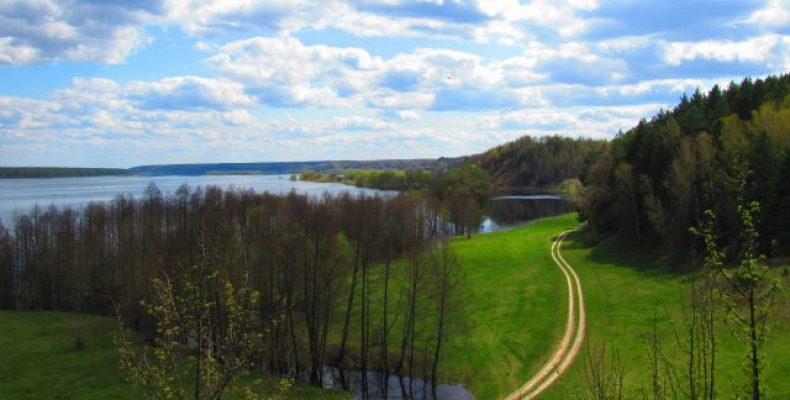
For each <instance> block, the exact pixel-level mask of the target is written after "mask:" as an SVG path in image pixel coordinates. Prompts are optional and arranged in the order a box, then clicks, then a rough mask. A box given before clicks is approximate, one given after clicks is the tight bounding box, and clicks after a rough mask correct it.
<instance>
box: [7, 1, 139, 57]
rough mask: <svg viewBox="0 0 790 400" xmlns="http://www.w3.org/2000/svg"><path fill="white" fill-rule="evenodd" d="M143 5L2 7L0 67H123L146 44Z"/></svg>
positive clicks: (54, 3)
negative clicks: (48, 64) (51, 64)
mask: <svg viewBox="0 0 790 400" xmlns="http://www.w3.org/2000/svg"><path fill="white" fill-rule="evenodd" d="M145 6H146V2H140V3H139V4H135V3H134V2H113V1H109V2H90V1H74V0H72V1H53V0H34V1H30V0H9V1H4V2H0V49H1V50H2V51H1V52H0V53H1V54H2V55H0V63H2V64H12V65H23V64H32V63H46V62H57V61H93V62H102V63H108V64H117V63H120V62H123V61H124V60H125V59H126V57H128V56H129V55H130V54H132V53H133V52H134V51H136V50H137V49H138V48H139V47H141V46H142V45H144V44H145V43H146V41H147V39H146V36H145V35H144V34H143V33H142V30H141V25H140V24H141V23H143V21H144V20H145V18H146V16H147V15H149V11H148V10H146V7H145Z"/></svg>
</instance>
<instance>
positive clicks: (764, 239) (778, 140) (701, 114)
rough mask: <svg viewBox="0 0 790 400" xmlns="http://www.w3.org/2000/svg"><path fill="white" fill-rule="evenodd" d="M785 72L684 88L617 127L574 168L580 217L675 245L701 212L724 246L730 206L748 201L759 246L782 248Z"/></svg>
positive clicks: (788, 150) (788, 197)
mask: <svg viewBox="0 0 790 400" xmlns="http://www.w3.org/2000/svg"><path fill="white" fill-rule="evenodd" d="M788 94H790V75H782V76H779V77H774V76H771V77H767V78H765V79H757V80H752V79H749V78H747V79H744V80H743V81H742V82H740V83H731V84H730V85H729V86H728V87H727V88H726V89H724V90H722V89H721V88H720V87H719V86H714V87H713V88H712V89H711V90H710V91H709V92H708V93H707V94H703V93H700V92H699V91H697V92H696V93H694V94H693V95H691V96H690V97H687V96H685V95H684V96H683V97H682V99H681V100H680V103H679V104H678V105H677V106H676V107H675V108H674V109H673V110H668V111H661V112H659V113H658V114H657V115H656V116H655V117H653V118H652V119H651V120H650V121H645V120H643V121H641V122H640V123H639V124H638V125H637V126H636V127H634V128H632V129H630V130H629V131H627V132H624V133H621V134H619V135H618V136H617V137H616V138H615V139H614V140H613V141H612V142H611V143H610V144H609V145H608V146H607V147H606V151H605V152H604V153H603V154H602V155H601V156H600V157H599V158H598V160H597V161H596V162H595V164H594V165H592V167H591V168H590V169H589V171H588V173H587V174H585V175H583V180H584V184H585V185H586V189H585V190H586V193H585V201H584V205H583V208H584V217H585V218H586V219H587V220H589V222H590V224H591V226H592V228H593V229H594V230H595V231H597V232H599V233H602V234H615V235H620V236H622V237H629V238H634V239H636V240H638V241H641V242H644V243H659V244H665V245H667V246H668V247H669V248H672V249H675V250H676V251H679V252H684V250H688V249H689V248H690V246H691V245H692V243H693V242H694V241H695V238H694V237H693V235H692V234H691V233H689V227H692V226H698V225H699V224H700V223H701V222H702V217H703V214H704V211H705V210H712V211H713V212H714V213H715V214H716V215H717V216H718V220H717V227H716V230H717V235H718V237H719V238H720V240H721V241H722V243H724V244H725V245H733V244H735V242H736V241H737V240H738V232H740V231H741V226H740V215H739V212H738V205H739V204H746V203H749V202H753V201H756V202H758V203H759V204H760V206H761V208H760V212H759V215H757V216H756V217H757V220H758V221H759V222H758V228H759V233H760V250H761V251H762V252H763V253H765V254H768V255H774V254H777V253H782V254H788V252H790V214H788V212H787V210H788V209H790V187H788V185H787V183H788V182H790V96H788Z"/></svg>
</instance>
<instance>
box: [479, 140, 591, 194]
mask: <svg viewBox="0 0 790 400" xmlns="http://www.w3.org/2000/svg"><path fill="white" fill-rule="evenodd" d="M605 148H606V142H605V141H603V140H592V139H585V138H578V139H576V138H567V137H561V136H544V137H539V138H533V137H531V136H523V137H521V138H519V139H517V140H514V141H512V142H509V143H505V144H503V145H500V146H497V147H494V148H492V149H491V150H488V151H486V152H484V153H481V154H478V155H475V156H472V157H470V158H469V159H468V160H467V162H470V163H474V164H477V165H479V166H480V167H481V168H483V169H484V170H486V172H488V174H489V175H490V176H491V181H492V182H493V184H494V185H495V186H496V187H498V188H500V189H501V190H508V189H510V190H512V189H522V190H523V189H525V188H527V189H545V188H548V187H552V186H556V185H559V184H561V183H562V182H563V181H565V180H567V179H578V178H579V177H582V176H584V174H585V173H586V171H587V169H588V168H589V166H590V165H592V163H593V162H595V160H596V159H597V158H598V157H599V156H600V155H601V154H602V153H603V152H604V149H605Z"/></svg>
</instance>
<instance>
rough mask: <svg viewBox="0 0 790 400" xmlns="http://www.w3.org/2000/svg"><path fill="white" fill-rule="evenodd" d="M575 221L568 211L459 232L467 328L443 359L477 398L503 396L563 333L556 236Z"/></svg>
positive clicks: (534, 367)
mask: <svg viewBox="0 0 790 400" xmlns="http://www.w3.org/2000/svg"><path fill="white" fill-rule="evenodd" d="M575 224H576V220H575V217H574V216H572V215H567V216H563V217H558V218H550V219H545V220H541V221H537V222H536V223H535V224H533V225H531V226H530V227H528V228H525V229H517V230H512V231H504V232H497V233H492V234H486V235H477V236H474V237H472V239H471V240H469V239H461V238H459V239H456V240H455V241H454V242H453V244H452V246H453V249H454V250H455V251H456V252H457V254H458V256H459V259H460V261H461V264H462V266H463V269H464V275H465V276H464V283H463V288H462V289H461V291H462V292H463V296H464V297H465V301H464V304H463V307H462V310H461V313H462V315H463V316H464V322H465V329H464V330H463V331H462V332H461V333H460V334H456V335H455V337H454V338H453V339H452V340H451V342H450V345H449V346H448V348H447V353H446V357H445V358H444V359H443V362H444V363H445V364H444V367H446V368H448V369H449V370H450V371H451V372H452V375H451V381H452V382H459V381H461V382H464V385H465V386H466V387H467V389H468V390H470V391H471V392H472V393H473V394H474V395H475V396H476V397H477V398H478V399H493V398H498V397H502V396H504V395H506V394H508V393H509V392H511V391H513V390H515V389H516V388H518V387H519V386H520V385H522V384H523V383H524V382H525V381H526V380H527V379H528V378H529V377H530V376H531V375H532V374H534V373H535V372H537V370H538V369H539V366H540V365H541V363H542V362H543V361H544V360H545V359H547V358H548V357H549V356H550V354H551V352H552V351H553V349H554V346H555V344H556V343H557V341H558V340H559V338H560V337H561V336H562V332H563V329H564V324H565V316H566V312H567V311H566V310H567V309H566V307H567V301H568V300H567V289H566V288H565V281H564V278H563V275H562V273H561V272H560V270H559V269H557V267H556V266H555V265H554V263H553V262H552V260H551V254H550V250H551V241H552V239H553V238H554V237H555V236H556V234H557V233H559V232H562V231H564V230H566V229H568V228H570V227H573V226H574V225H575Z"/></svg>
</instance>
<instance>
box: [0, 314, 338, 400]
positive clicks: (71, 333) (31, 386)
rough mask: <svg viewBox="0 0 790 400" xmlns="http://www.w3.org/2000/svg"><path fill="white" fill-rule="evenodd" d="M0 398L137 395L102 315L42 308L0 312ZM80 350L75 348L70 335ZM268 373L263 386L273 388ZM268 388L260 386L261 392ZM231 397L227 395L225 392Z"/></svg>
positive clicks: (311, 392) (305, 392)
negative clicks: (122, 368) (81, 346)
mask: <svg viewBox="0 0 790 400" xmlns="http://www.w3.org/2000/svg"><path fill="white" fill-rule="evenodd" d="M0 327H2V329H0V351H1V352H2V355H0V398H2V399H15V400H16V399H18V400H23V399H25V400H26V399H30V400H33V399H80V400H91V399H97V400H98V399H101V400H109V399H129V400H132V399H140V398H141V397H142V396H141V395H140V394H139V393H138V392H137V391H136V390H135V389H134V388H133V387H132V386H131V385H129V384H128V383H126V382H125V381H124V379H123V373H122V371H120V369H119V368H118V358H117V355H116V353H115V349H114V347H113V343H112V336H111V335H112V332H113V330H114V329H115V322H114V321H113V320H112V319H110V318H106V317H98V316H92V315H82V314H70V313H59V312H47V311H32V312H28V311H0ZM77 332H79V333H81V335H82V337H83V341H84V344H85V347H84V349H82V350H79V351H77V350H76V349H75V343H74V342H75V334H76V333H77ZM275 385H276V383H275V380H274V379H273V378H265V379H264V386H265V387H266V388H274V387H275ZM267 393H269V392H268V391H267V389H261V394H264V395H265V394H267ZM229 398H231V399H233V396H229ZM288 398H289V399H293V400H300V399H344V398H346V395H345V394H344V393H341V392H329V391H325V392H321V391H320V390H318V389H315V388H312V387H306V386H301V385H299V386H297V387H295V388H294V389H292V391H291V392H289V396H288Z"/></svg>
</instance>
